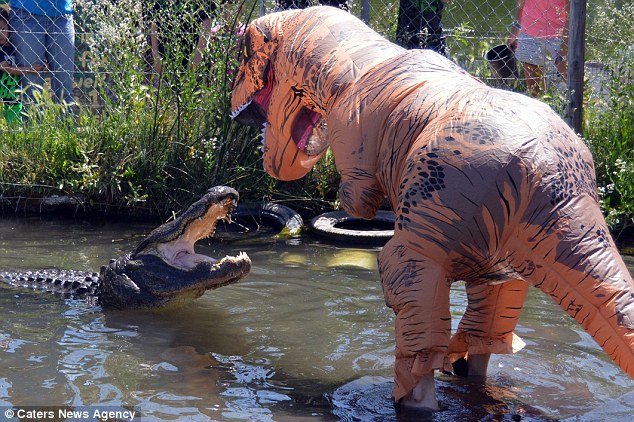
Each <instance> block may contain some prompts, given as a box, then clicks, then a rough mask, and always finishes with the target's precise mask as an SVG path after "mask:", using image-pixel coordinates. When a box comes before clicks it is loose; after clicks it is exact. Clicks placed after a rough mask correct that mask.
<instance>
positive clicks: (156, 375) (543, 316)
mask: <svg viewBox="0 0 634 422" xmlns="http://www.w3.org/2000/svg"><path fill="white" fill-rule="evenodd" d="M152 228H153V227H147V226H125V225H115V224H104V225H99V226H95V225H88V224H79V223H63V222H62V223H60V222H56V223H53V222H44V221H39V220H1V221H0V270H12V269H41V268H50V267H57V268H74V269H85V270H95V269H98V268H99V266H101V265H103V264H105V263H106V262H108V260H109V259H110V258H111V257H116V256H119V255H121V254H123V253H125V252H126V251H128V250H130V249H131V248H132V246H133V245H134V243H135V242H136V241H137V240H139V235H142V234H144V233H147V232H149V231H150V230H151V229H152ZM113 239H117V240H116V241H113ZM201 249H203V250H202V252H203V253H205V254H209V255H211V256H220V255H225V254H226V253H227V252H229V250H231V252H235V250H233V249H240V250H245V251H246V252H247V253H248V254H249V255H250V256H251V259H252V261H253V270H252V273H251V274H250V275H249V276H248V277H247V278H246V279H245V280H243V281H242V282H240V283H238V284H236V285H232V286H227V287H223V288H221V289H218V290H214V291H210V292H207V293H206V294H205V296H203V297H202V298H201V299H199V300H198V301H196V302H194V303H193V304H192V305H190V306H188V307H186V308H183V309H177V310H169V311H161V312H156V311H155V312H139V311H125V312H123V311H119V312H107V313H104V312H102V311H101V309H100V308H98V307H92V306H89V305H87V304H86V303H84V302H82V301H72V300H65V301H64V300H62V299H61V298H59V297H56V296H54V295H51V294H46V293H40V292H31V291H26V290H21V289H16V288H13V287H9V286H4V285H0V309H2V315H3V318H2V320H1V321H0V405H3V406H11V405H40V406H45V405H68V406H77V407H79V406H94V405H100V406H112V407H116V408H127V409H136V410H138V411H141V412H142V414H143V415H144V416H146V417H148V418H149V419H150V420H172V419H175V418H179V419H183V418H185V419H187V418H189V419H191V420H196V421H198V420H201V421H204V420H257V421H268V420H270V421H285V420H301V418H305V419H307V420H308V419H310V420H320V421H321V420H323V421H329V420H347V421H353V420H363V421H390V420H393V421H406V420H434V421H456V420H469V421H471V420H519V419H518V418H521V420H534V421H545V420H553V419H561V418H566V417H571V418H572V417H574V416H575V415H584V414H586V416H583V417H581V419H580V420H588V421H589V420H597V418H596V415H599V414H600V415H601V417H600V420H615V421H616V420H623V418H624V417H626V416H627V415H631V414H632V413H634V405H632V402H633V400H632V397H631V392H632V387H633V386H634V383H633V382H632V381H631V380H630V379H629V378H627V376H626V375H625V374H623V373H622V371H620V369H618V368H617V367H616V366H615V365H614V364H613V363H612V362H611V361H609V359H608V358H607V357H606V355H605V354H604V353H603V352H602V351H601V350H600V349H599V348H598V346H597V345H596V344H595V343H594V341H593V340H592V339H591V338H590V336H588V335H587V334H586V333H585V332H583V331H582V330H581V329H580V327H579V326H578V325H577V324H576V323H575V322H574V321H573V320H572V319H571V318H569V317H568V316H567V315H565V314H564V313H563V312H562V311H561V310H560V309H559V308H558V307H557V306H555V305H554V304H553V303H552V301H551V300H550V299H549V298H548V297H546V296H545V295H543V294H541V293H540V292H538V291H536V290H535V289H532V291H531V294H530V295H529V298H528V301H527V304H526V307H525V310H524V313H523V315H522V318H521V320H520V326H519V327H518V333H519V334H520V335H521V336H522V338H523V339H524V340H525V341H526V343H527V347H526V348H525V349H524V350H523V351H522V352H520V354H519V355H518V356H496V357H494V358H493V359H492V364H491V370H490V375H491V376H490V379H489V380H488V381H487V383H486V384H485V385H475V384H471V383H469V382H467V381H466V380H464V379H460V378H455V377H452V376H448V375H439V376H438V390H439V396H440V399H441V403H442V409H441V411H440V412H438V413H435V414H433V415H431V414H427V415H425V414H423V415H421V414H418V415H408V414H405V413H399V412H398V409H396V408H395V407H394V405H393V404H392V401H391V391H392V364H393V356H392V353H393V348H394V342H393V335H392V324H393V316H392V313H391V311H390V310H389V309H387V308H386V307H385V304H384V300H383V295H382V291H381V286H380V283H379V281H378V272H377V269H376V254H377V252H378V250H377V249H365V250H364V249H346V248H339V247H335V246H333V245H326V244H321V243H319V242H318V241H315V240H312V239H309V238H306V239H302V240H287V241H272V240H268V241H267V240H264V241H249V242H245V243H242V244H240V242H231V241H228V240H226V239H225V240H222V241H218V240H211V241H209V242H208V243H207V244H206V245H202V246H201ZM626 260H627V261H628V262H629V265H632V264H633V263H634V262H633V261H632V260H631V259H630V258H627V257H626ZM451 304H452V308H451V311H452V315H454V316H455V317H456V318H454V320H455V321H454V324H455V325H457V323H458V317H459V316H460V315H461V314H462V312H463V310H464V307H465V304H466V296H465V293H464V289H463V286H461V285H459V284H457V285H456V286H454V289H453V290H452V298H451ZM628 394H629V396H628ZM597 412H598V413H597ZM593 416H594V418H593ZM575 420H576V419H575Z"/></svg>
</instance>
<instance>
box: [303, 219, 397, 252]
mask: <svg viewBox="0 0 634 422" xmlns="http://www.w3.org/2000/svg"><path fill="white" fill-rule="evenodd" d="M394 220H395V217H394V213H393V212H392V211H379V212H378V213H377V215H376V216H375V217H374V219H372V220H364V219H362V218H357V217H352V216H351V215H349V214H348V213H346V212H345V211H332V212H327V213H324V214H321V215H318V216H317V217H315V218H313V219H312V220H311V222H310V228H311V229H312V230H313V231H314V232H315V233H317V234H319V235H320V236H324V237H328V238H330V239H335V240H341V241H345V242H351V243H366V244H373V245H377V244H385V243H386V242H387V241H388V240H390V239H391V238H392V236H394V230H393V229H392V230H370V229H368V230H366V229H347V228H343V227H337V226H338V225H341V224H344V225H346V224H351V225H359V226H362V225H364V224H367V225H368V226H371V225H372V222H373V221H374V222H379V223H382V224H384V225H385V224H390V225H391V226H394Z"/></svg>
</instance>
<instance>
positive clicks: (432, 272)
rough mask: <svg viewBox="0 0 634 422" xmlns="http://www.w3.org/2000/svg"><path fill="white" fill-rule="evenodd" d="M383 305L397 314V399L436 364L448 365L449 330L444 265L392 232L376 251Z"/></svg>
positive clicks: (395, 389) (446, 276) (436, 366)
mask: <svg viewBox="0 0 634 422" xmlns="http://www.w3.org/2000/svg"><path fill="white" fill-rule="evenodd" d="M379 271H380V274H381V280H382V283H383V293H384V295H385V300H386V303H387V306H389V307H390V308H392V310H393V311H394V313H395V314H396V323H395V336H396V362H395V365H394V400H395V401H399V400H400V399H401V398H403V397H404V396H406V395H407V394H408V393H409V392H410V391H412V389H413V388H414V387H415V386H416V384H417V383H418V381H419V380H420V379H421V378H422V377H423V376H425V375H427V374H428V373H430V372H433V370H434V369H441V370H450V369H451V364H450V363H449V360H448V359H447V346H448V344H449V337H450V334H451V314H450V312H449V287H450V285H451V280H450V278H449V276H448V274H447V271H446V270H445V269H443V268H442V267H441V266H440V265H439V264H437V263H436V262H434V261H432V260H429V259H428V258H426V257H424V256H422V255H420V254H417V253H415V252H414V251H412V250H411V249H409V248H407V247H405V246H403V245H402V244H400V242H399V240H398V236H395V237H394V238H392V239H391V240H390V241H389V242H388V243H387V244H386V245H385V246H384V247H383V250H382V251H381V252H380V253H379Z"/></svg>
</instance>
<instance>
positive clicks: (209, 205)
mask: <svg viewBox="0 0 634 422" xmlns="http://www.w3.org/2000/svg"><path fill="white" fill-rule="evenodd" d="M238 197H239V195H238V192H237V191H236V190H235V189H232V188H230V187H227V186H216V187H213V188H211V189H209V190H208V191H207V193H206V194H205V195H203V197H202V198H201V199H199V200H198V201H196V202H195V203H193V204H192V205H191V206H190V207H189V208H188V209H187V210H186V211H185V212H183V213H182V214H181V215H180V216H179V217H177V218H175V219H173V220H171V221H168V222H166V223H165V224H162V225H161V226H159V227H157V228H156V229H154V230H153V231H152V232H151V233H150V234H149V235H148V236H147V237H146V238H144V239H143V240H142V241H140V242H139V243H138V244H137V246H136V247H135V248H134V250H133V251H132V252H131V253H128V254H125V255H124V256H121V257H119V258H118V259H112V260H111V261H110V263H109V264H108V265H104V266H102V267H101V270H100V272H99V273H90V272H82V271H76V270H60V269H47V270H38V271H27V272H7V271H5V272H0V280H1V281H4V282H5V283H8V284H10V285H13V286H20V287H27V288H31V289H35V290H44V291H50V292H53V293H58V294H60V295H63V296H64V297H70V298H76V299H87V300H89V301H90V302H92V303H94V304H96V305H100V306H101V307H102V308H106V309H107V308H114V309H149V308H163V307H173V306H182V305H184V304H186V303H188V302H190V301H192V300H194V299H197V298H198V297H200V296H202V295H203V293H205V291H207V290H209V289H216V288H218V287H221V286H225V285H227V284H231V283H235V282H237V281H238V280H240V279H242V278H244V277H245V276H246V275H247V274H248V273H249V271H250V270H251V260H250V259H249V257H248V256H247V254H246V253H244V252H240V253H239V254H238V255H236V256H226V257H224V258H222V259H221V260H219V261H218V260H216V259H214V258H211V257H209V256H206V255H202V254H198V253H196V252H195V251H194V244H195V243H196V242H197V241H198V240H200V239H204V238H208V237H211V236H212V235H213V233H214V232H215V229H216V224H217V223H218V221H219V220H227V221H231V212H232V211H233V210H234V209H235V207H236V206H237V202H238Z"/></svg>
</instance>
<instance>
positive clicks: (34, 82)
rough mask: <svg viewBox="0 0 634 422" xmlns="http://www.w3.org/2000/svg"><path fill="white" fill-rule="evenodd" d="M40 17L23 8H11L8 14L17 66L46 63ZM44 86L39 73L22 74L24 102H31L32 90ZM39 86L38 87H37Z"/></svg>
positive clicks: (44, 38) (43, 30) (43, 32)
mask: <svg viewBox="0 0 634 422" xmlns="http://www.w3.org/2000/svg"><path fill="white" fill-rule="evenodd" d="M40 18H45V17H43V16H36V15H32V14H31V13H30V12H28V11H26V10H23V9H13V10H12V11H11V14H10V18H9V19H10V21H11V28H12V29H13V31H14V33H13V34H12V36H11V37H12V38H11V39H12V41H13V45H14V47H15V51H16V62H17V65H18V66H33V65H37V64H46V47H45V42H46V37H45V28H44V27H43V26H42V22H41V19H40ZM43 86H44V78H43V77H42V75H41V74H40V73H32V74H27V75H23V76H22V89H23V90H24V91H25V93H26V98H25V100H26V102H27V103H28V102H32V101H33V98H34V90H35V89H41V88H42V87H43ZM38 87H39V88H38Z"/></svg>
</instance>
